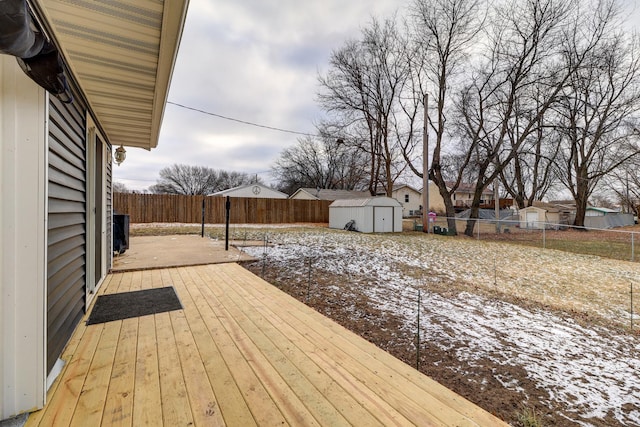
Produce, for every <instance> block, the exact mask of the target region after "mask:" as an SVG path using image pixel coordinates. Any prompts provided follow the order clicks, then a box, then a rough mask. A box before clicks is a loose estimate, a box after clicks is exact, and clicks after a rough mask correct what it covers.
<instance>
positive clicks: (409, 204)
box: [391, 184, 431, 218]
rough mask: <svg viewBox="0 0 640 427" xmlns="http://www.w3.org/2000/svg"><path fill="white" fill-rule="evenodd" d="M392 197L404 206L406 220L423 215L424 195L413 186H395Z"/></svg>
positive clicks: (403, 214)
mask: <svg viewBox="0 0 640 427" xmlns="http://www.w3.org/2000/svg"><path fill="white" fill-rule="evenodd" d="M391 196H392V197H393V198H394V199H396V200H397V201H399V202H400V204H402V216H403V217H404V218H407V217H411V216H419V215H421V214H422V193H421V192H420V191H418V190H416V189H415V188H413V187H412V186H410V185H407V184H398V185H394V186H393V190H392V192H391ZM429 198H431V195H429Z"/></svg>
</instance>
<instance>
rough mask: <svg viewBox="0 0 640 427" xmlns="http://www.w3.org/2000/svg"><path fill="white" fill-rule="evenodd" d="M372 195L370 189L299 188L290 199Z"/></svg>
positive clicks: (323, 198)
mask: <svg viewBox="0 0 640 427" xmlns="http://www.w3.org/2000/svg"><path fill="white" fill-rule="evenodd" d="M367 197H371V194H370V193H369V192H368V191H354V190H332V189H327V188H298V189H297V190H296V192H295V193H293V194H292V195H291V196H290V197H289V198H290V199H299V200H341V199H363V198H367Z"/></svg>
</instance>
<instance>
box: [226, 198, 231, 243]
mask: <svg viewBox="0 0 640 427" xmlns="http://www.w3.org/2000/svg"><path fill="white" fill-rule="evenodd" d="M224 211H225V217H224V218H225V234H224V250H225V251H228V250H229V217H230V215H229V213H230V212H231V201H230V200H229V196H227V201H226V202H225V204H224Z"/></svg>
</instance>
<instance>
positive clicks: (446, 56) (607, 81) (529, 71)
mask: <svg viewBox="0 0 640 427" xmlns="http://www.w3.org/2000/svg"><path fill="white" fill-rule="evenodd" d="M406 12H407V13H406V18H405V19H403V20H399V19H398V17H397V16H393V17H388V18H384V19H379V18H373V19H372V20H371V21H370V23H369V24H368V25H367V26H366V27H364V28H363V29H362V31H361V34H360V36H359V37H358V38H356V39H354V40H349V41H346V42H345V43H344V44H343V45H342V46H341V47H339V48H338V49H336V50H334V51H333V52H332V54H331V56H330V60H329V68H328V71H327V72H326V73H324V74H322V75H320V76H319V87H320V89H319V92H318V95H317V98H318V102H319V104H320V106H321V107H322V108H323V110H324V111H325V112H326V119H325V120H324V121H322V122H321V123H319V124H318V125H317V128H318V136H317V137H305V138H303V139H299V140H298V142H297V144H296V145H295V146H294V147H291V148H288V149H286V150H284V151H283V152H282V153H281V156H280V158H279V159H278V161H277V162H276V164H275V165H274V167H273V173H274V175H275V176H276V177H277V179H278V181H279V183H280V187H281V189H282V190H285V191H287V190H292V189H295V188H298V187H320V188H341V189H353V188H358V189H362V188H365V189H367V190H369V191H370V193H371V194H372V195H375V194H379V193H381V192H383V193H386V194H387V195H391V191H392V188H393V184H394V183H395V182H396V180H397V179H398V178H399V177H401V176H403V175H404V174H407V173H410V174H412V175H414V176H416V177H420V178H422V176H423V173H426V174H427V175H428V177H429V179H430V180H431V181H433V182H434V183H435V184H436V185H437V187H438V190H439V193H440V195H441V196H442V198H443V199H444V201H445V207H446V211H447V212H446V213H447V216H448V217H451V218H453V217H454V214H455V210H454V204H453V200H452V196H453V193H454V192H455V191H456V190H457V188H458V187H459V186H460V185H461V184H472V185H474V186H475V189H474V197H473V201H472V205H471V206H472V210H471V218H477V214H478V209H479V206H480V201H481V200H482V193H483V191H484V190H486V189H487V188H490V187H492V186H494V185H497V186H498V187H499V188H500V191H501V193H502V196H504V197H511V198H513V199H514V200H515V202H516V203H517V205H518V206H519V207H520V208H524V207H526V206H529V205H530V204H531V203H532V202H533V201H534V200H541V199H542V198H544V197H545V196H547V195H548V194H550V192H552V191H557V190H566V191H567V192H568V193H570V194H571V196H572V198H573V199H574V201H575V204H576V209H577V213H576V219H575V225H584V216H585V212H586V207H587V203H588V200H589V198H590V197H591V196H592V195H594V192H595V191H596V190H597V189H598V188H602V187H603V186H607V187H609V188H611V191H612V192H614V193H615V194H616V196H617V197H618V198H619V200H620V201H621V202H622V204H623V205H626V206H632V205H637V200H638V198H637V197H638V189H639V188H640V187H639V186H638V185H637V184H638V181H639V177H638V170H639V168H638V166H640V144H639V141H640V135H638V127H640V123H639V110H640V60H639V58H638V54H639V53H640V50H639V49H638V48H639V47H640V46H639V45H638V37H637V35H635V34H631V33H630V32H628V31H625V30H624V28H625V27H624V12H625V11H624V9H623V3H621V2H620V1H617V0H587V1H578V0H523V1H517V2H515V1H508V0H503V1H488V0H413V1H412V2H411V3H410V6H409V8H408V10H407V11H406ZM425 101H426V102H425ZM425 108H426V109H427V115H428V118H427V120H426V123H425V121H424V120H423V117H424V114H423V113H424V110H425ZM425 131H426V132H427V136H428V140H429V146H430V157H431V158H430V164H429V167H428V170H427V171H424V168H423V166H422V164H423V159H422V138H423V134H424V132H425ZM629 184H631V190H630V187H629ZM633 200H635V201H636V203H633ZM473 226H474V221H469V222H468V225H467V229H466V230H465V233H466V234H471V233H472V230H473ZM448 227H450V228H452V229H454V230H455V227H456V224H455V221H454V220H450V221H449V224H448Z"/></svg>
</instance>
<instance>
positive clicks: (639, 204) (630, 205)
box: [602, 136, 640, 217]
mask: <svg viewBox="0 0 640 427" xmlns="http://www.w3.org/2000/svg"><path fill="white" fill-rule="evenodd" d="M639 137H640V136H639ZM602 186H603V187H606V188H607V189H608V190H609V191H610V192H611V193H612V194H613V197H615V199H616V200H617V202H618V205H619V206H620V207H622V209H623V211H624V212H627V213H632V214H634V215H635V216H636V217H637V216H638V213H639V210H640V158H637V157H636V158H634V159H632V160H630V161H628V162H626V163H624V164H623V165H621V166H620V167H619V168H617V169H615V170H613V171H612V172H611V174H610V175H608V176H606V177H605V178H604V179H603V183H602Z"/></svg>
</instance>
